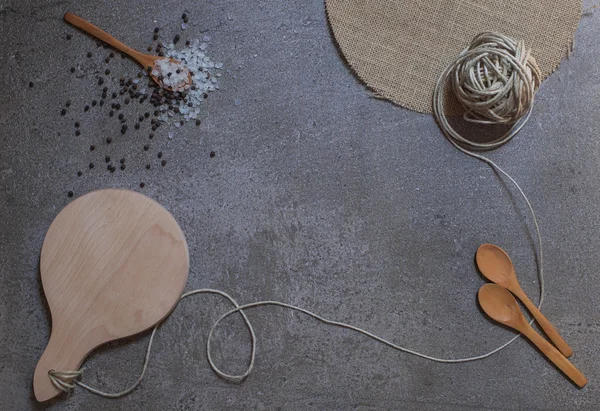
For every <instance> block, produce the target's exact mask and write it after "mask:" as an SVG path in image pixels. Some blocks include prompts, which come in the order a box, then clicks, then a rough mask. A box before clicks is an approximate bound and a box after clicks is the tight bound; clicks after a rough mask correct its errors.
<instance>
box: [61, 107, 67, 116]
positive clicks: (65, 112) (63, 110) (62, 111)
mask: <svg viewBox="0 0 600 411" xmlns="http://www.w3.org/2000/svg"><path fill="white" fill-rule="evenodd" d="M65 114H67V110H66V109H64V108H63V109H62V110H60V115H61V116H64V115H65Z"/></svg>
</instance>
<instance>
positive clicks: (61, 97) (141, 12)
mask: <svg viewBox="0 0 600 411" xmlns="http://www.w3.org/2000/svg"><path fill="white" fill-rule="evenodd" d="M175 4H176V5H175ZM184 10H185V11H187V12H188V14H190V16H191V18H192V21H193V22H196V23H198V25H197V26H192V27H190V28H189V29H188V30H187V31H186V32H185V33H184V34H185V36H189V37H192V38H193V37H200V36H202V34H201V33H200V31H204V30H206V34H208V35H210V36H211V37H212V41H211V47H210V49H209V51H210V54H211V56H212V57H214V58H215V59H216V60H220V61H223V62H224V63H225V68H226V69H229V70H230V73H228V74H226V75H225V76H224V77H223V79H222V82H221V90H220V91H219V92H217V93H214V94H213V95H211V97H210V98H209V99H208V102H207V104H206V105H205V107H204V111H203V113H202V120H203V122H202V125H201V126H200V127H196V126H195V125H186V126H185V127H184V128H183V129H181V130H177V131H176V133H175V137H174V138H173V139H172V140H170V141H169V140H168V138H167V130H166V128H161V129H159V131H158V132H157V137H156V138H155V140H153V141H152V142H151V145H152V147H151V149H150V150H149V151H148V152H147V153H145V152H143V151H142V146H143V145H144V144H146V143H147V142H148V140H147V132H146V131H145V132H144V133H134V132H133V130H131V131H132V132H130V133H128V134H127V136H126V137H125V138H121V137H120V134H118V130H119V125H118V124H117V122H116V121H114V119H113V120H111V121H108V117H107V115H106V112H107V111H108V110H107V108H106V106H105V107H104V108H103V109H98V107H96V108H94V109H92V110H91V112H90V113H85V114H84V113H83V110H82V107H83V105H84V104H85V103H86V102H89V101H91V99H92V98H94V97H93V96H97V95H98V94H99V92H98V87H97V85H96V84H95V83H96V76H97V74H98V73H99V72H100V71H103V70H104V65H105V64H104V62H103V61H102V58H103V56H104V55H105V54H106V53H107V51H106V50H104V49H102V48H96V46H95V44H94V42H93V41H92V40H91V39H90V38H89V37H87V36H85V35H83V34H81V33H78V32H76V31H75V30H73V29H72V28H71V27H69V26H67V25H66V24H65V23H64V22H63V21H62V15H63V13H64V12H65V11H73V12H75V13H77V14H80V15H82V16H84V17H86V18H88V19H89V20H91V21H93V22H96V23H97V24H99V25H101V26H102V27H104V28H106V29H107V30H109V31H110V32H111V33H113V34H114V35H115V36H117V37H118V38H121V39H123V40H124V41H126V42H128V43H129V44H131V45H132V46H134V47H137V48H140V49H144V48H145V46H146V45H147V41H148V40H149V39H150V37H151V31H152V29H153V28H154V26H156V25H158V26H160V27H163V28H164V29H163V33H165V34H167V35H169V36H172V35H174V34H175V32H177V31H178V30H176V28H177V25H178V24H179V21H180V20H179V18H180V14H181V13H182V12H183V11H184ZM153 20H156V22H154V21H153ZM599 23H600V14H599V13H596V14H594V15H591V16H585V17H583V19H582V21H581V24H580V27H579V29H578V31H577V34H576V47H575V52H574V54H573V56H572V57H571V59H570V60H567V61H565V62H564V63H563V64H562V65H561V66H560V68H559V69H558V71H557V72H556V73H555V74H553V75H552V76H551V77H550V78H549V79H548V80H547V81H545V82H544V84H543V86H542V88H541V90H540V92H539V94H538V97H537V100H536V108H535V111H534V113H533V115H532V117H531V120H530V122H529V123H528V124H527V126H526V127H525V128H524V129H523V131H522V132H521V133H520V134H519V135H518V136H517V137H516V138H515V139H514V141H512V142H511V143H509V144H508V145H506V146H505V147H503V148H501V149H499V150H497V151H495V152H493V153H490V157H492V158H493V159H494V160H496V161H497V162H498V163H499V164H500V165H502V166H503V167H504V168H505V169H506V170H507V171H508V172H509V173H511V174H512V175H513V176H514V177H515V178H516V179H517V180H518V181H519V182H520V183H521V184H522V186H523V188H524V190H525V191H526V192H527V194H528V195H529V196H530V199H531V202H532V203H533V205H534V207H535V208H536V211H537V214H538V218H539V222H540V225H541V228H542V233H543V237H544V247H545V260H544V263H545V269H546V276H547V277H546V291H547V296H546V302H545V305H544V312H545V313H546V315H547V316H548V318H550V319H551V321H552V322H553V323H554V324H555V325H556V327H557V328H558V329H559V330H560V331H561V333H562V334H563V336H564V337H565V339H566V340H567V341H568V342H569V343H570V345H571V346H572V347H573V349H574V350H575V354H574V356H573V362H574V363H575V364H576V365H577V366H578V367H579V368H580V369H581V370H582V371H583V372H584V373H585V374H586V375H587V377H588V378H589V381H590V383H589V385H588V386H587V387H586V388H585V389H583V390H578V389H577V388H576V387H574V386H573V385H571V384H570V383H569V382H568V381H567V380H566V379H565V378H564V377H563V376H562V375H561V374H560V373H559V372H557V370H556V369H554V368H553V367H552V366H551V365H550V364H549V363H548V362H547V361H546V360H545V359H544V358H542V356H541V355H540V354H539V353H538V352H536V350H535V349H534V348H533V347H532V346H531V345H530V344H528V343H527V342H525V341H522V340H519V341H517V342H516V343H515V344H514V345H512V346H511V347H509V348H507V349H505V350H504V351H502V352H500V353H498V354H496V355H494V356H492V357H491V358H488V359H486V360H482V361H477V362H471V363H468V364H457V365H451V364H439V363H434V362H430V361H426V360H423V359H420V358H416V357H414V356H411V355H408V354H402V353H398V352H396V351H393V350H391V349H390V348H387V347H384V346H382V345H380V344H377V343H375V342H373V341H371V340H369V339H367V338H365V337H363V336H360V335H357V334H354V333H352V332H350V331H347V330H341V329H336V328H332V327H327V326H324V325H322V324H320V323H318V322H316V321H314V320H311V319H309V318H307V317H304V316H301V315H299V314H295V313H293V312H290V311H285V310H283V309H280V308H259V309H255V310H253V311H252V312H250V313H249V316H250V318H251V319H252V321H253V324H254V326H255V327H256V332H257V334H258V339H259V340H258V353H257V361H256V368H255V370H254V373H253V374H252V375H251V376H250V377H249V378H248V379H247V380H246V381H245V382H244V383H242V384H239V385H238V384H231V383H227V382H225V381H223V380H221V379H219V378H218V377H216V376H215V375H214V374H213V373H212V372H211V370H210V369H209V367H208V365H207V362H206V355H205V344H206V338H207V333H208V329H209V327H210V325H211V324H212V322H213V321H214V320H215V319H216V318H217V317H218V316H219V314H220V313H223V312H224V310H226V309H228V307H227V306H226V304H225V303H224V301H221V300H219V299H218V298H217V297H210V296H199V297H197V298H193V299H192V298H190V299H189V300H186V301H185V302H183V303H182V304H181V305H180V306H179V307H178V308H177V309H176V310H175V311H174V313H173V314H172V315H171V317H170V318H169V319H168V321H167V322H166V323H165V324H164V326H163V327H162V329H161V330H160V332H159V334H158V335H157V339H156V345H155V347H154V351H153V354H152V361H151V364H150V367H149V369H148V373H147V376H146V378H145V380H144V381H143V383H142V385H141V386H140V387H139V388H138V389H137V390H136V391H135V392H133V393H132V394H131V395H129V396H128V397H125V398H122V399H118V400H108V399H103V398H99V397H96V396H94V395H91V394H89V393H87V392H85V391H84V390H82V389H77V390H76V391H75V393H74V394H72V395H71V396H69V397H62V398H60V399H58V400H56V401H52V402H51V403H50V404H47V405H39V404H37V403H36V402H35V400H34V399H33V395H32V389H31V379H32V375H33V370H34V367H35V365H36V362H37V360H38V358H39V356H40V354H41V353H42V350H43V349H44V346H45V343H46V341H47V339H48V335H49V331H50V323H49V314H48V312H47V309H46V306H45V300H44V296H43V293H42V290H41V286H40V279H39V273H38V262H39V250H40V247H41V244H42V240H43V237H44V233H45V231H46V230H47V228H48V226H49V225H50V223H51V221H52V219H53V218H54V217H55V216H56V214H57V213H58V212H59V211H60V210H61V208H62V207H64V206H65V205H66V204H68V203H69V201H70V199H69V198H67V192H68V191H69V190H73V191H74V193H75V196H79V195H82V194H84V193H87V192H89V191H91V190H95V189H99V188H104V187H121V188H129V189H134V190H139V191H141V192H143V193H145V194H147V195H149V196H150V197H152V198H154V199H156V200H158V201H159V202H160V203H162V204H163V205H164V206H165V207H167V208H168V209H169V210H170V211H171V212H172V213H173V215H174V216H175V218H176V219H177V221H179V223H180V224H181V226H182V228H183V230H184V232H185V233H186V235H187V238H188V241H189V246H190V252H191V262H192V270H191V273H190V278H189V281H188V286H187V289H193V288H197V287H213V288H218V289H221V290H224V291H226V292H229V293H231V294H232V295H233V296H234V297H235V298H237V299H238V301H240V302H251V301H256V300H262V299H274V300H279V301H284V302H287V303H291V304H297V305H300V306H302V307H305V308H308V309H312V310H315V311H316V312H318V313H320V314H322V315H324V316H326V317H329V318H333V319H337V320H341V321H346V322H349V323H352V324H355V325H357V326H360V327H364V328H367V329H368V330H370V331H372V332H374V333H376V334H378V335H381V336H383V337H386V338H389V339H391V340H393V341H395V342H397V343H399V344H402V345H405V346H407V347H410V348H413V349H416V350H418V351H421V352H424V353H427V354H431V355H437V356H443V357H449V358H455V357H463V356H469V355H474V354H481V353H484V352H486V351H488V350H490V349H492V348H494V347H496V346H497V345H499V344H500V343H501V342H504V341H506V340H507V339H509V338H510V337H511V336H512V335H513V333H512V332H511V331H509V330H507V329H503V328H500V327H498V326H497V325H495V324H493V323H492V322H490V321H488V320H487V319H486V318H485V317H484V315H482V313H481V311H480V310H479V309H478V307H477V304H476V300H475V295H476V291H477V289H478V288H479V287H480V286H481V285H482V284H483V283H484V280H483V279H482V278H481V277H480V276H479V275H478V273H477V272H476V270H475V267H474V264H473V256H474V253H475V250H476V249H477V247H478V246H479V245H480V244H481V243H484V242H492V243H496V244H499V245H501V246H502V247H504V248H505V249H506V250H507V251H508V252H509V254H510V255H511V257H512V258H513V261H514V262H515V265H516V267H517V269H518V273H519V277H520V280H521V282H522V285H523V287H524V288H525V290H526V291H527V292H528V293H529V294H530V295H531V296H535V297H536V298H537V290H538V284H537V281H536V265H535V260H534V258H533V252H532V240H531V225H530V218H529V216H528V215H527V214H526V213H525V212H524V210H525V209H524V204H523V201H522V199H520V198H518V197H516V196H513V194H514V193H515V190H514V189H513V188H512V187H510V186H505V185H504V184H503V183H501V182H500V181H499V179H498V178H497V177H496V176H495V175H494V173H493V172H492V171H491V170H490V169H489V168H488V167H486V166H485V165H484V164H482V163H480V162H478V161H475V160H473V159H470V158H468V157H466V156H465V155H463V154H461V153H459V152H458V151H456V150H455V149H454V148H453V147H452V146H451V145H450V144H449V143H448V142H447V141H446V140H445V139H444V138H443V137H442V136H441V134H440V132H439V130H438V128H437V127H436V125H435V123H434V121H433V119H432V117H431V116H429V115H421V114H417V113H414V112H410V111H407V110H404V109H401V108H398V107H395V106H394V105H392V104H390V103H388V102H385V101H380V100H377V99H373V98H370V96H369V93H368V91H367V90H366V89H365V87H364V86H363V85H362V84H360V83H359V82H358V81H357V80H356V78H355V76H353V75H352V73H351V72H350V71H349V70H348V68H347V67H346V66H345V64H344V62H343V59H342V58H341V57H340V55H339V54H338V51H337V50H336V47H335V44H334V42H333V41H332V38H331V37H330V33H329V29H328V26H327V22H326V18H325V14H324V6H323V2H322V1H321V0H313V1H310V2H300V1H297V2H283V1H276V0H261V1H252V2H250V1H233V0H224V1H190V0H186V1H178V2H170V1H166V2H158V1H154V0H140V1H136V2H125V1H103V2H98V1H82V2H76V1H72V0H64V1H42V0H3V1H1V2H0V34H1V35H0V50H1V52H0V87H1V90H2V95H3V96H4V98H3V99H2V100H1V101H0V148H1V149H0V216H1V217H2V218H1V219H0V244H2V246H1V248H0V394H1V395H0V409H2V410H26V409H45V408H46V407H47V408H49V409H57V410H59V409H61V410H63V409H64V410H75V409H106V410H117V409H119V410H120V409H127V410H188V409H189V410H193V409H202V410H217V409H286V410H287V409H290V410H303V409H315V410H325V409H327V410H329V409H331V410H334V409H360V410H367V409H414V410H423V409H443V410H464V409H561V410H563V409H590V410H594V409H599V408H600V396H599V395H600V389H599V388H598V387H599V385H598V381H599V380H600V365H599V364H598V361H597V359H598V357H599V356H600V351H599V350H600V348H599V346H600V345H599V344H598V338H599V336H600V318H599V315H598V295H599V293H600V283H599V280H598V266H599V264H600V257H599V256H598V253H597V249H598V247H597V243H598V237H599V235H600V232H599V231H600V217H599V215H600V190H599V189H598V183H599V177H598V175H599V174H598V167H599V165H600V139H599V135H600V125H599V123H598V113H599V112H600V82H599V81H598V78H599V77H600V70H599V69H598V56H599V55H600V46H599V44H598V38H599V36H600V24H599ZM67 33H73V39H72V40H70V41H66V40H65V35H66V34H67ZM88 50H90V51H92V52H93V53H94V57H93V58H92V59H87V58H86V57H85V53H86V52H87V51H88ZM77 65H80V66H81V69H78V71H77V73H76V75H72V74H71V73H70V72H69V68H70V67H71V66H77ZM110 67H111V69H112V71H113V73H112V74H111V77H116V78H118V77H119V76H120V75H124V74H127V75H133V74H135V73H136V67H135V65H134V64H133V63H132V62H130V61H128V60H121V59H120V58H119V59H116V60H114V61H113V62H111V64H110ZM30 81H32V82H33V83H34V87H33V88H31V89H30V88H29V87H28V83H29V82H30ZM109 83H110V86H111V87H113V88H114V83H113V82H109ZM67 99H72V100H73V105H72V108H71V109H70V110H69V112H68V113H67V115H66V116H64V117H61V116H60V110H61V107H62V105H63V104H64V102H65V101H66V100H67ZM236 99H239V100H240V101H241V104H239V105H236V104H234V101H235V100H236ZM136 110H137V109H136ZM130 111H131V112H133V110H132V108H131V107H129V106H128V107H127V108H126V109H125V112H126V113H129V112H130ZM76 120H79V121H81V122H82V131H83V132H82V135H81V136H80V137H75V136H74V128H73V122H74V121H76ZM147 127H148V124H145V125H144V127H143V129H144V130H147ZM108 135H114V136H115V139H116V141H115V143H113V144H112V145H111V146H106V144H104V143H102V139H103V138H105V137H106V136H108ZM92 143H94V144H96V145H97V146H98V149H97V150H96V151H95V152H92V153H91V152H89V150H88V147H89V145H90V144H92ZM159 150H162V151H163V152H164V153H165V157H164V158H165V159H167V161H168V164H167V166H166V167H160V166H157V164H156V158H155V155H156V153H157V152H158V151H159ZM212 150H214V151H215V152H216V156H215V158H212V159H211V158H209V152H210V151H212ZM105 154H111V155H112V156H113V158H120V157H121V156H125V157H127V164H128V167H127V169H126V170H125V171H123V172H117V173H114V174H110V173H108V172H107V171H106V170H105V165H104V162H103V157H104V155H105ZM147 159H152V162H153V167H152V169H151V170H146V169H145V168H144V165H145V163H146V161H148V160H147ZM90 161H94V162H95V163H96V164H97V167H96V168H95V169H94V170H91V171H90V170H88V169H87V168H86V167H87V164H88V163H89V162H90ZM78 170H82V171H83V176H82V177H79V178H78V177H77V176H76V173H77V171H78ZM141 181H143V182H145V183H146V187H145V188H144V189H140V188H139V187H138V186H139V183H140V182H141ZM147 340H148V334H147V333H146V334H144V335H142V336H139V337H138V338H133V339H130V340H128V341H126V342H120V343H115V344H111V345H109V346H107V347H104V348H102V349H99V350H98V351H96V352H94V353H93V354H92V355H91V356H90V357H89V359H88V360H87V361H86V363H85V365H86V367H87V368H88V371H87V372H86V374H85V376H84V381H86V382H88V383H90V384H91V385H93V386H96V387H100V388H103V389H106V390H112V391H116V390H119V389H121V388H123V387H125V386H126V385H128V384H130V383H132V382H133V381H134V380H135V378H136V376H137V373H138V372H139V370H140V368H141V362H142V358H143V352H144V350H145V347H146V343H147ZM216 340H217V343H216V347H215V355H216V359H217V361H218V363H219V364H220V365H222V367H223V368H224V369H226V370H228V371H231V372H235V371H241V370H243V368H244V366H245V363H246V361H247V356H248V336H247V334H246V332H245V330H244V329H243V328H242V326H241V325H240V324H239V319H235V320H231V321H228V322H226V323H225V324H224V327H223V328H222V329H221V330H220V331H219V332H218V333H217V338H216Z"/></svg>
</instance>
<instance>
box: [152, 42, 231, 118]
mask: <svg viewBox="0 0 600 411" xmlns="http://www.w3.org/2000/svg"><path fill="white" fill-rule="evenodd" d="M205 40H206V41H208V38H206V37H205ZM188 43H189V44H188ZM207 48H208V44H207V43H206V42H205V41H203V42H200V41H199V40H198V39H194V40H191V41H189V42H186V46H185V47H184V48H182V49H179V50H178V49H176V48H175V45H174V44H173V43H170V44H168V45H167V46H163V49H166V55H165V57H170V58H172V59H175V60H178V61H180V62H181V65H178V64H175V63H172V62H170V61H169V60H168V59H165V60H162V61H160V63H159V64H158V65H155V67H154V70H153V71H152V74H153V75H154V76H156V77H159V76H162V81H163V84H164V85H165V86H167V87H172V88H173V90H177V91H174V92H169V93H171V94H173V96H172V97H175V98H167V99H164V98H162V96H161V101H162V103H161V104H160V105H158V107H157V108H158V110H159V111H160V112H161V113H160V114H159V115H158V117H157V118H158V120H160V121H162V122H165V123H169V124H173V125H174V126H175V127H180V126H182V125H183V124H184V122H187V121H190V120H193V119H196V118H198V115H199V113H200V104H201V103H202V101H203V100H205V99H206V98H207V97H208V94H207V93H209V92H212V91H215V90H218V89H219V85H218V78H219V77H221V76H222V74H221V73H220V72H217V70H220V69H221V68H223V63H214V62H213V61H211V60H210V58H209V57H208V55H207V54H206V49H207ZM177 70H179V73H177ZM188 72H189V73H190V75H191V79H192V84H191V85H189V84H185V83H186V81H187V78H188ZM168 73H171V75H170V76H169V75H168ZM182 89H183V90H182ZM165 100H170V101H169V102H168V104H167V102H166V101H165ZM178 114H179V115H178ZM180 117H182V118H183V120H180V119H179V118H180Z"/></svg>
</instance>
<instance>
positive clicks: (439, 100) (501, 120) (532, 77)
mask: <svg viewBox="0 0 600 411" xmlns="http://www.w3.org/2000/svg"><path fill="white" fill-rule="evenodd" d="M541 78H542V73H541V71H540V68H539V67H538V65H537V63H536V62H535V58H533V56H532V55H531V49H529V48H527V47H525V43H524V42H523V41H522V40H519V41H515V40H513V39H511V38H510V37H507V36H505V35H503V34H500V33H491V32H490V33H481V34H479V35H478V36H476V37H475V38H474V39H473V41H472V42H471V44H470V45H469V47H467V48H466V49H465V50H463V52H462V53H461V54H460V55H459V56H458V58H457V59H456V60H455V61H454V63H452V64H450V65H449V66H448V68H446V70H445V71H444V72H443V73H442V75H441V76H440V78H439V79H438V82H437V84H436V87H435V90H434V94H433V112H434V115H435V117H436V119H437V121H438V124H439V126H440V128H441V129H442V131H443V132H444V134H445V135H446V137H448V139H449V140H450V141H451V142H452V143H453V144H457V143H458V144H462V145H465V146H467V147H469V148H472V149H484V150H485V149H493V148H496V147H499V146H501V145H502V144H504V143H506V142H507V141H508V140H510V139H511V138H512V137H513V136H514V135H515V134H517V133H518V132H519V130H521V128H522V127H523V126H524V125H525V123H526V122H527V120H528V119H529V115H530V114H531V110H532V108H533V101H534V97H535V92H536V90H537V88H538V87H539V84H540V82H541ZM448 80H450V86H451V89H452V91H453V92H454V95H455V96H456V98H457V99H458V101H459V102H460V104H461V105H462V106H463V107H464V109H465V113H464V114H463V118H464V120H465V121H468V122H471V123H477V124H512V127H511V128H510V129H509V130H508V131H507V132H506V133H504V134H503V135H502V136H500V137H499V138H497V139H496V140H494V141H491V142H486V143H478V142H474V141H471V140H468V139H466V138H464V137H463V136H461V135H460V134H459V133H458V132H457V131H456V130H455V129H454V128H453V127H452V126H451V125H450V123H449V122H448V119H447V118H446V115H445V114H444V99H445V95H444V88H445V87H446V84H447V82H448Z"/></svg>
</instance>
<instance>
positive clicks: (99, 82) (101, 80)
mask: <svg viewBox="0 0 600 411" xmlns="http://www.w3.org/2000/svg"><path fill="white" fill-rule="evenodd" d="M103 84H104V79H103V78H102V77H100V78H99V79H98V85H99V86H101V85H103Z"/></svg>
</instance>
